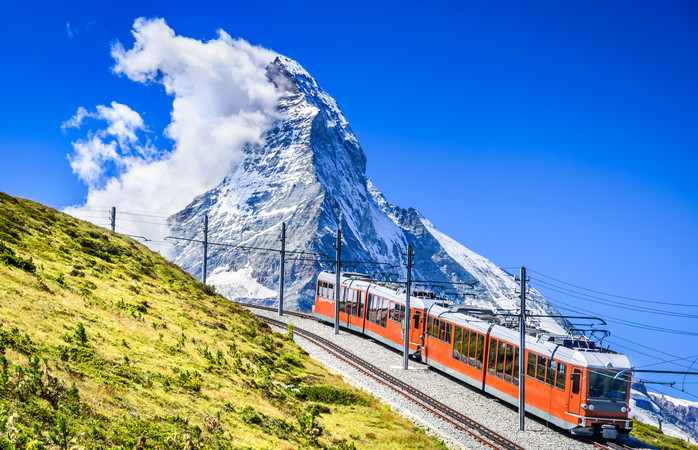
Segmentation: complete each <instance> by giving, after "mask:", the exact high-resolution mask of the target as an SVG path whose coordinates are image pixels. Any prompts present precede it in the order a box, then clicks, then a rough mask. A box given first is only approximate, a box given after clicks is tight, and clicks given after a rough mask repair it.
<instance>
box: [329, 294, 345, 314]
mask: <svg viewBox="0 0 698 450" xmlns="http://www.w3.org/2000/svg"><path fill="white" fill-rule="evenodd" d="M333 293H334V292H332V289H330V295H332V294H333ZM346 308H347V302H346V299H345V298H344V297H342V296H341V295H340V296H339V310H340V311H341V312H342V313H346V312H347V311H346Z"/></svg>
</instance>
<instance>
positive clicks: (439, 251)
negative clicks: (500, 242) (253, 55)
mask: <svg viewBox="0 0 698 450" xmlns="http://www.w3.org/2000/svg"><path fill="white" fill-rule="evenodd" d="M267 77H268V79H269V80H270V81H271V82H272V83H274V85H275V86H276V87H277V88H278V89H279V90H281V91H282V92H284V95H283V96H282V98H281V100H280V102H279V105H278V115H279V116H278V120H277V121H276V122H275V125H274V126H273V127H272V128H271V129H270V130H269V131H268V132H267V133H266V135H265V137H264V140H265V142H264V144H263V145H249V146H248V147H247V148H246V149H245V155H244V158H243V159H242V161H241V162H240V163H239V164H237V165H236V166H235V167H232V168H231V170H230V172H229V173H228V175H227V176H226V178H225V179H224V180H223V182H221V183H220V185H218V186H217V187H216V188H214V189H212V190H210V191H209V192H206V193H204V194H202V195H200V196H199V197H197V198H195V199H194V200H193V201H192V203H191V204H189V205H188V206H187V207H186V208H185V209H184V210H182V211H180V212H179V213H177V214H175V215H174V216H172V217H171V224H172V228H173V233H174V234H175V235H177V236H182V237H185V238H191V239H202V236H203V234H202V233H203V218H204V215H208V218H209V237H208V239H209V242H214V243H227V244H236V245H244V246H252V247H257V248H275V249H278V248H280V242H279V235H280V227H281V223H282V222H285V223H286V225H287V231H286V237H287V241H286V249H287V250H291V251H296V252H307V253H306V254H300V253H291V254H288V255H287V262H286V277H285V280H286V284H285V286H286V289H285V293H286V295H285V298H286V305H287V306H289V307H297V308H300V309H304V310H308V309H309V308H310V306H311V304H312V301H313V286H314V281H315V277H316V276H317V273H318V271H319V270H320V269H321V267H325V268H328V267H329V266H328V264H326V263H325V264H321V263H317V262H309V261H307V259H311V257H313V256H314V257H316V258H319V259H333V258H334V241H335V233H336V230H337V228H338V226H339V225H340V213H341V226H342V233H343V238H344V246H343V250H342V251H343V258H342V259H343V260H345V261H375V262H388V263H390V264H392V265H393V266H394V268H389V269H387V268H385V266H358V265H357V266H356V269H358V270H365V271H376V270H378V271H384V272H393V273H399V274H400V275H402V276H403V277H404V274H405V269H404V261H405V257H404V253H405V251H406V248H407V245H408V244H413V246H414V249H415V260H414V271H413V279H416V280H449V281H459V282H468V283H476V282H477V283H476V284H475V285H474V288H473V289H469V290H468V291H467V292H468V293H471V294H475V295H476V297H475V298H472V297H467V298H468V299H467V300H466V302H467V303H468V304H471V305H476V306H480V307H484V308H490V309H495V310H498V311H512V312H515V311H516V310H517V308H518V303H519V301H518V294H517V291H518V287H519V286H518V283H517V282H516V281H515V280H514V277H513V276H512V275H510V274H508V273H506V272H504V271H503V270H502V269H500V268H499V267H497V266H496V265H495V264H493V263H492V262H490V261H488V260H487V259H486V258H484V257H482V256H480V255H478V254H476V253H473V252H472V251H470V250H468V249H467V248H465V247H464V246H463V245H461V244H459V243H458V242H456V241H454V240H453V239H451V238H449V237H448V236H446V235H444V234H443V233H441V232H439V231H438V230H437V229H436V228H435V227H434V226H433V225H432V224H431V222H429V221H428V220H427V219H426V218H424V217H423V216H422V215H421V214H420V213H419V212H417V211H415V210H414V209H412V208H409V209H402V208H399V207H397V206H394V205H391V204H390V203H389V202H388V201H387V200H386V198H385V197H384V196H383V194H382V193H381V192H380V190H379V189H378V188H377V187H376V186H375V185H374V184H373V183H372V182H371V180H369V179H368V178H367V177H366V156H365V155H364V152H363V150H362V149H361V146H360V145H359V142H358V141H357V139H356V137H355V136H354V134H353V132H352V130H351V128H350V126H349V124H348V122H347V120H346V119H345V118H344V115H343V114H342V112H341V111H340V109H339V107H338V106H337V103H336V102H335V100H334V99H333V98H332V97H330V96H329V95H328V94H327V93H326V92H325V91H323V90H322V89H321V88H320V86H318V84H317V83H316V81H315V80H314V79H313V78H312V77H311V76H310V75H309V74H308V73H307V72H306V71H305V70H304V69H303V68H302V67H301V66H300V65H299V64H298V63H297V62H295V61H293V60H290V59H288V58H285V57H283V56H280V57H278V58H276V60H274V61H273V62H272V63H270V64H269V66H268V67H267ZM315 254H324V255H327V256H328V257H329V258H326V257H323V256H317V255H315ZM208 255H209V257H208V260H207V261H208V271H207V274H208V275H207V278H208V282H209V283H211V284H214V285H216V287H217V289H218V291H219V292H221V293H223V294H224V295H226V296H228V297H230V298H245V299H247V300H248V301H256V302H259V303H267V304H270V303H273V302H275V301H276V300H277V298H276V296H277V293H276V290H277V289H278V279H279V276H278V272H279V255H278V253H273V252H264V251H242V250H239V249H233V248H230V247H224V246H216V245H211V246H209V249H208ZM173 259H174V261H175V262H176V263H177V264H179V265H180V266H182V267H184V268H185V269H186V270H188V271H189V272H191V273H192V274H194V275H195V276H197V277H199V278H200V277H201V270H202V246H201V244H199V243H188V242H183V243H181V244H180V245H178V246H177V248H176V251H175V256H174V258H173ZM527 306H528V308H527V309H529V311H530V312H531V314H548V315H558V314H559V313H558V312H557V310H556V309H555V308H554V307H553V306H552V305H550V304H549V303H548V302H547V301H545V299H544V298H543V297H542V296H541V295H540V294H539V293H538V292H536V291H535V290H533V289H531V291H530V295H529V296H528V305H527ZM532 320H533V321H535V322H536V324H537V325H538V326H540V327H542V328H545V329H548V330H550V331H552V332H555V333H560V332H564V330H563V327H562V326H561V324H563V325H564V322H563V321H561V320H559V319H557V320H556V319H550V318H533V319H532Z"/></svg>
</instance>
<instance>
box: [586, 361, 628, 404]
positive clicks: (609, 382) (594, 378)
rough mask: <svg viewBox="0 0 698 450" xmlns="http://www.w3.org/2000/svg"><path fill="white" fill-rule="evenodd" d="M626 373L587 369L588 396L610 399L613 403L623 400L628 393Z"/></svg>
mask: <svg viewBox="0 0 698 450" xmlns="http://www.w3.org/2000/svg"><path fill="white" fill-rule="evenodd" d="M628 373H629V372H619V371H617V370H605V369H589V398H590V399H592V398H594V399H603V400H610V401H612V402H614V403H615V402H617V401H621V402H625V399H626V398H627V393H628ZM619 374H620V375H619Z"/></svg>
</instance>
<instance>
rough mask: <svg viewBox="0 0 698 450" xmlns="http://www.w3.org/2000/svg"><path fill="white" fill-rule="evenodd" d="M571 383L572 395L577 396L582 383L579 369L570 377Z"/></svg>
mask: <svg viewBox="0 0 698 450" xmlns="http://www.w3.org/2000/svg"><path fill="white" fill-rule="evenodd" d="M570 379H571V381H572V393H573V394H579V385H580V384H581V381H582V372H581V371H580V370H579V369H574V371H573V372H572V375H570Z"/></svg>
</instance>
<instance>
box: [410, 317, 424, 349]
mask: <svg viewBox="0 0 698 450" xmlns="http://www.w3.org/2000/svg"><path fill="white" fill-rule="evenodd" d="M413 311H414V313H413V314H412V323H411V324H410V343H411V344H416V345H421V343H422V341H421V340H420V339H419V336H421V327H420V322H421V317H422V311H419V310H417V311H415V310H413Z"/></svg>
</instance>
